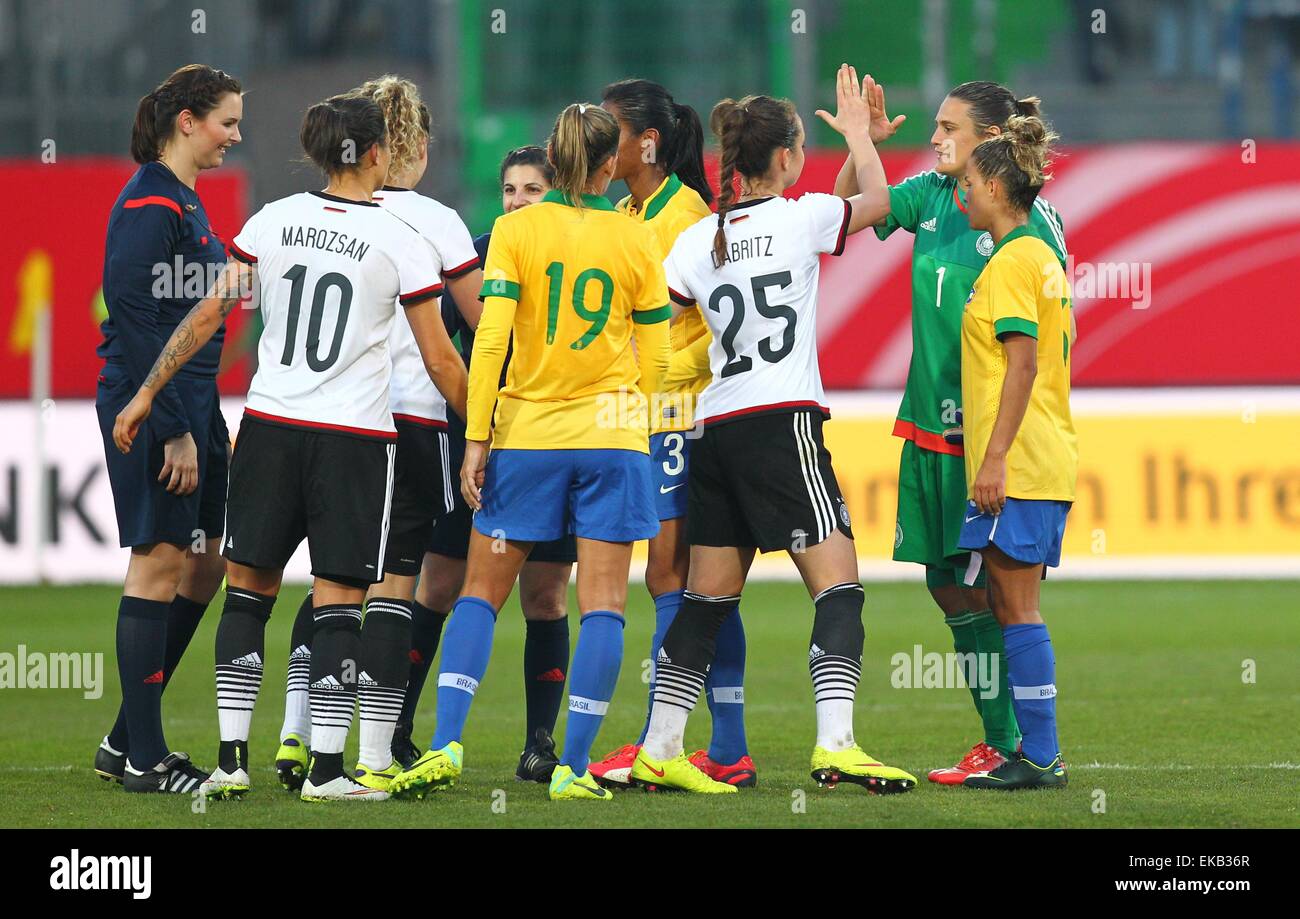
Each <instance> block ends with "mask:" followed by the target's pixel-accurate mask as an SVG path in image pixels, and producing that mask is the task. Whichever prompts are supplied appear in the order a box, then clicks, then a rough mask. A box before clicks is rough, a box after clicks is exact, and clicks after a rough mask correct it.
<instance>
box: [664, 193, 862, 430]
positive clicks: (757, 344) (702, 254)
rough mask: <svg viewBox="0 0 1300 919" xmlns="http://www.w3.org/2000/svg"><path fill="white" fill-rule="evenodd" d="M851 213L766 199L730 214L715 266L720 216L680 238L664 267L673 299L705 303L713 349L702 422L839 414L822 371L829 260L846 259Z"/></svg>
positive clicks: (825, 203)
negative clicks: (825, 258)
mask: <svg viewBox="0 0 1300 919" xmlns="http://www.w3.org/2000/svg"><path fill="white" fill-rule="evenodd" d="M851 214H852V211H851V210H850V207H849V204H848V202H846V201H845V200H844V199H843V198H839V197H836V196H835V195H826V194H819V193H809V194H806V195H803V196H801V197H799V198H797V199H790V198H759V199H755V200H753V201H745V202H742V203H741V204H738V205H736V206H734V207H733V208H732V209H731V210H729V211H728V212H727V216H726V235H727V261H726V262H725V263H723V265H722V266H721V267H717V266H716V265H715V259H714V254H713V239H714V234H715V233H716V232H717V228H718V221H717V218H716V217H707V218H705V219H704V220H701V221H700V222H699V223H697V224H695V225H694V226H692V227H690V228H689V229H687V230H684V231H683V232H682V233H681V235H680V236H678V237H677V242H676V243H675V244H674V245H673V249H672V252H671V253H669V255H668V259H667V261H665V262H664V272H665V274H666V275H667V280H668V291H669V296H670V297H672V299H673V301H674V302H676V303H678V304H679V305H682V306H695V305H696V304H697V303H698V306H699V310H700V313H701V314H702V316H703V318H704V321H705V322H706V323H708V326H709V331H710V332H712V333H713V342H712V344H710V345H709V365H710V369H711V370H712V372H713V380H712V382H710V383H709V385H708V387H707V388H706V389H705V390H704V392H703V393H702V394H701V395H700V397H699V402H698V403H697V404H696V408H695V417H696V419H697V420H699V421H701V422H703V423H704V424H716V423H717V422H720V421H728V420H731V419H733V418H738V417H740V416H743V415H751V414H755V413H758V412H769V411H789V410H795V409H816V410H819V411H821V412H822V413H823V414H827V415H829V414H830V410H829V409H828V408H827V407H826V395H825V392H824V390H823V389H822V378H821V370H820V368H819V367H818V364H817V281H818V278H819V276H820V265H821V263H820V255H821V253H823V252H825V253H829V254H831V255H839V254H840V253H841V252H843V251H844V239H845V236H846V235H847V233H848V228H849V217H850V216H851Z"/></svg>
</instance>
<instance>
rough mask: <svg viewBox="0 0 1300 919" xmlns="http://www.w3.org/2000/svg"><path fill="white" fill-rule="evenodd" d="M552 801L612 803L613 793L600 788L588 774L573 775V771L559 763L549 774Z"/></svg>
mask: <svg viewBox="0 0 1300 919" xmlns="http://www.w3.org/2000/svg"><path fill="white" fill-rule="evenodd" d="M550 795H551V800H552V801H613V800H614V792H612V791H610V790H609V789H608V788H601V787H600V786H599V785H597V784H596V780H595V779H593V778H592V777H591V773H590V772H584V773H583V774H582V775H575V774H574V772H573V770H572V769H570V768H569V767H568V766H566V765H564V764H563V763H561V764H560V765H558V766H556V767H555V771H554V772H552V773H551V792H550Z"/></svg>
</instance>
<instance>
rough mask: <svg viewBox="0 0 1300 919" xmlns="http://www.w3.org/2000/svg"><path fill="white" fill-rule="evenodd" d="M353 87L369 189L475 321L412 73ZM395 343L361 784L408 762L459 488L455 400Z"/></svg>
mask: <svg viewBox="0 0 1300 919" xmlns="http://www.w3.org/2000/svg"><path fill="white" fill-rule="evenodd" d="M355 92H356V93H358V94H360V95H362V96H366V97H368V98H370V99H373V100H374V102H375V103H376V104H377V105H378V106H379V108H380V110H381V111H382V112H383V113H384V125H385V129H386V131H387V136H388V150H389V160H390V162H389V167H388V180H387V182H386V183H385V185H384V187H383V188H382V189H381V190H380V191H378V192H376V193H375V195H374V199H373V200H374V201H375V202H376V203H378V204H380V205H382V206H383V207H385V208H387V209H388V210H389V211H391V212H392V213H394V214H396V215H397V216H398V217H399V218H401V219H402V220H403V221H404V222H406V223H408V224H410V225H411V226H412V227H413V228H414V229H415V230H416V231H417V232H418V233H419V234H420V235H421V236H423V237H424V238H425V239H426V240H427V241H428V242H429V244H430V246H432V248H433V252H434V257H435V259H436V260H437V263H438V270H439V273H440V274H441V280H442V281H443V285H445V288H449V289H451V290H455V291H459V292H460V295H461V299H462V302H465V303H468V304H469V305H470V307H469V319H470V320H471V321H472V322H474V323H477V322H478V316H479V312H480V306H481V305H480V304H479V301H478V297H477V294H478V291H479V289H480V288H482V286H483V274H482V272H481V271H480V270H479V257H478V253H477V252H475V251H474V243H473V241H472V240H471V239H470V235H469V230H467V229H466V228H465V224H464V222H463V221H462V220H461V219H460V216H459V215H458V214H457V213H456V212H455V211H454V210H452V209H451V208H449V207H447V206H446V205H444V204H442V203H440V202H438V201H435V200H434V199H432V198H428V197H425V196H424V195H422V194H420V193H419V192H416V191H413V189H414V188H415V186H416V185H417V184H418V183H419V181H420V179H421V177H423V175H424V170H425V168H426V167H427V166H428V162H429V155H428V150H429V133H430V125H431V118H430V114H429V109H428V106H426V105H425V104H424V102H422V101H421V99H420V92H419V90H418V89H417V88H416V86H415V84H414V83H412V82H411V81H410V80H404V79H402V78H400V77H396V76H393V75H391V74H388V75H385V76H382V77H378V78H376V79H374V80H369V81H367V82H366V83H364V84H362V85H361V86H360V87H358V88H357V89H356V90H355ZM388 351H389V357H390V358H391V360H392V365H393V373H392V378H391V380H390V381H389V388H388V401H389V407H390V408H391V409H392V413H393V425H394V426H395V427H396V428H397V456H396V460H395V464H394V467H393V469H394V471H393V497H392V509H391V511H390V513H389V530H388V544H387V546H386V549H385V552H384V579H383V581H381V582H380V583H379V584H376V585H374V586H373V587H371V588H370V591H369V594H368V596H367V599H366V616H365V620H364V622H363V623H362V626H361V659H360V661H359V662H358V666H359V668H360V671H361V674H362V678H361V679H360V681H359V685H358V687H357V703H358V722H359V724H358V733H359V735H360V737H359V740H360V745H359V754H358V759H357V768H356V770H355V771H354V772H353V775H354V776H355V777H356V780H357V781H358V782H360V783H361V784H362V785H366V786H368V787H371V788H378V789H380V790H383V791H387V789H388V783H389V782H390V781H391V779H392V777H393V776H394V775H396V774H397V771H398V769H399V768H400V766H399V764H398V763H397V762H395V760H394V756H393V738H394V729H395V727H396V725H397V722H398V720H399V717H400V715H401V711H402V705H403V700H404V697H405V693H406V686H407V680H408V677H409V674H410V670H411V658H410V654H411V638H412V605H413V601H414V597H415V579H416V575H418V574H419V573H420V562H421V560H422V559H423V558H424V548H425V544H426V543H427V542H428V541H429V533H430V532H431V531H432V529H433V526H434V521H435V520H436V519H437V518H438V517H440V516H443V515H445V514H447V513H449V512H450V511H451V498H452V489H453V481H452V476H451V470H452V468H453V466H452V456H451V452H450V445H449V442H448V436H447V428H448V414H449V413H448V411H447V400H446V398H444V396H443V394H442V393H441V392H439V391H438V388H437V387H436V386H434V385H433V383H432V381H430V379H429V375H428V373H427V372H426V371H425V367H424V360H423V358H422V357H421V355H420V349H419V346H418V344H417V343H416V340H415V336H414V335H413V334H412V332H411V327H410V325H409V324H407V323H405V322H394V323H393V325H392V331H391V332H390V334H389V339H388ZM451 414H453V415H454V412H453V413H451ZM312 623H313V614H312V602H311V594H308V595H307V598H306V599H304V600H303V602H302V606H301V607H300V608H299V610H298V616H297V618H296V619H295V620H294V627H293V632H292V635H291V639H290V646H289V648H290V653H289V678H288V682H287V690H286V693H285V719H284V725H283V726H282V727H281V729H280V748H279V750H278V751H277V752H276V757H275V765H276V772H277V773H278V774H279V775H280V780H281V784H283V785H284V786H285V787H286V788H288V789H290V790H293V789H295V788H297V787H300V786H301V780H302V777H303V776H304V775H305V773H306V769H307V755H306V754H307V750H308V749H309V748H310V737H311V707H310V704H309V702H310V699H309V696H310V691H309V689H308V674H309V672H310V668H311V633H312Z"/></svg>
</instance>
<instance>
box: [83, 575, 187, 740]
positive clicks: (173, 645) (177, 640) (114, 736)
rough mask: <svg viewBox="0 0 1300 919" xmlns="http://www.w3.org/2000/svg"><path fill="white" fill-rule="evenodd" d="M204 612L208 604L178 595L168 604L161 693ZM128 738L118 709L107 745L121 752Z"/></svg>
mask: <svg viewBox="0 0 1300 919" xmlns="http://www.w3.org/2000/svg"><path fill="white" fill-rule="evenodd" d="M207 608H208V604H206V603H199V602H198V601H197V600H191V599H189V598H188V597H182V596H181V595H180V594H177V595H176V599H174V600H172V602H171V604H170V605H169V606H168V607H167V650H166V651H165V653H164V655H163V683H162V688H163V691H166V689H167V684H168V683H170V682H171V679H172V674H174V673H175V672H176V666H177V664H179V663H180V662H181V657H183V656H184V654H185V649H186V648H188V647H189V645H190V639H191V638H193V637H194V632H195V630H196V629H198V627H199V621H200V620H201V619H202V618H203V613H204V612H205V611H206V610H207ZM130 737H131V734H130V732H129V731H128V730H127V725H126V708H125V706H119V707H118V710H117V721H116V722H115V723H114V724H113V730H111V731H109V733H108V745H109V746H110V747H112V748H113V749H114V750H119V751H123V752H125V751H127V750H129V749H130V748H131V747H130V743H131V740H130Z"/></svg>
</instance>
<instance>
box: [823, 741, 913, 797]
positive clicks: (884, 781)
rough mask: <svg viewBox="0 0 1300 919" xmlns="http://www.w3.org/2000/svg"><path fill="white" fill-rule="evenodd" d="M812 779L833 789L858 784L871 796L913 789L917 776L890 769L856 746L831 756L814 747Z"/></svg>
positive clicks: (824, 750) (838, 751)
mask: <svg viewBox="0 0 1300 919" xmlns="http://www.w3.org/2000/svg"><path fill="white" fill-rule="evenodd" d="M812 777H813V781H814V782H816V783H817V784H818V785H822V786H825V787H828V788H834V787H835V786H836V785H837V784H838V783H840V782H852V783H853V784H855V785H861V786H862V787H863V788H865V789H867V791H869V792H871V793H872V794H873V795H894V794H901V793H903V792H905V791H911V790H912V789H913V788H915V787H916V776H914V775H912V774H911V773H910V772H904V771H903V770H902V769H895V768H894V767H893V766H886V765H885V764H884V763H882V762H880V761H879V760H878V759H876V758H875V757H874V756H871V755H870V754H868V753H864V752H862V748H861V747H859V746H858V745H857V744H854V745H853V746H851V747H849V748H848V749H847V750H837V751H836V752H834V753H832V752H831V751H830V750H827V749H825V748H824V747H815V748H814V749H813V755H812Z"/></svg>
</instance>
